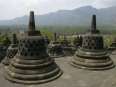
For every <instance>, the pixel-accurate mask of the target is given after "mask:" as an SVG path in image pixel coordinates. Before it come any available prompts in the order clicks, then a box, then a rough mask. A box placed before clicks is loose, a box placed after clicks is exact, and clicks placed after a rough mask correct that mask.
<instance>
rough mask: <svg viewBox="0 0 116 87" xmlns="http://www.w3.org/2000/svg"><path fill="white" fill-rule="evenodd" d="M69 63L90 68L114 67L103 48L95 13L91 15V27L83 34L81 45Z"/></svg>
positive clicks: (103, 68)
mask: <svg viewBox="0 0 116 87" xmlns="http://www.w3.org/2000/svg"><path fill="white" fill-rule="evenodd" d="M71 64H72V65H73V66H75V67H78V68H83V69H90V70H105V69H110V68H113V67H114V64H113V62H112V60H111V59H110V57H109V55H108V53H107V50H106V49H105V48H104V42H103V37H102V35H100V32H99V30H97V29H96V15H93V17H92V26H91V29H90V31H89V32H88V33H87V34H85V35H83V41H82V46H81V47H80V48H79V49H78V50H77V51H76V53H75V55H74V57H73V59H72V61H71Z"/></svg>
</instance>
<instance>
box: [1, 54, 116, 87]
mask: <svg viewBox="0 0 116 87" xmlns="http://www.w3.org/2000/svg"><path fill="white" fill-rule="evenodd" d="M111 58H112V60H113V61H114V64H116V56H115V55H112V56H111ZM55 60H56V63H57V64H58V65H59V66H60V68H61V69H62V70H63V72H64V73H63V75H62V76H61V77H60V78H58V79H56V80H54V81H51V82H48V83H44V84H36V85H23V84H16V83H12V82H9V81H8V80H6V79H5V78H4V76H3V75H4V73H3V71H4V69H3V65H0V87H116V67H115V68H113V69H110V70H104V71H89V70H83V69H78V68H75V67H73V66H71V65H70V63H69V61H70V60H71V57H61V58H56V59H55Z"/></svg>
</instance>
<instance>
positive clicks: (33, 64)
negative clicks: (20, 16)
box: [5, 11, 62, 84]
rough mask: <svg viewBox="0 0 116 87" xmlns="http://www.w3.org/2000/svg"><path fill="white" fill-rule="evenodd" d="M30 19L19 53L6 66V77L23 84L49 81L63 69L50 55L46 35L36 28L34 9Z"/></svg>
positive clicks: (21, 38)
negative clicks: (47, 50) (47, 49)
mask: <svg viewBox="0 0 116 87" xmlns="http://www.w3.org/2000/svg"><path fill="white" fill-rule="evenodd" d="M29 20H30V21H29V30H28V31H27V32H26V35H24V36H22V37H20V39H19V46H18V53H17V54H16V56H15V57H14V58H13V59H12V60H11V62H10V65H9V66H8V67H6V68H5V78H6V79H8V80H10V81H12V82H16V83H22V84H37V83H38V84H39V83H45V82H49V81H51V80H54V79H56V78H58V77H59V76H61V74H62V71H61V70H60V68H59V67H58V66H57V64H56V63H55V62H54V59H52V58H50V57H49V56H48V54H47V52H46V43H45V40H44V37H43V36H42V35H41V33H40V32H39V31H36V30H35V21H34V12H33V11H31V12H30V19H29Z"/></svg>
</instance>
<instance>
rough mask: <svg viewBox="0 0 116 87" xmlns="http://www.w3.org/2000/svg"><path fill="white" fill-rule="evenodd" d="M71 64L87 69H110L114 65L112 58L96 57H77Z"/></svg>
mask: <svg viewBox="0 0 116 87" xmlns="http://www.w3.org/2000/svg"><path fill="white" fill-rule="evenodd" d="M71 65H73V66H74V67H77V68H80V69H87V70H108V69H111V68H113V67H114V64H113V62H112V60H109V59H108V61H107V60H106V61H105V60H94V59H83V61H79V60H77V59H72V61H71Z"/></svg>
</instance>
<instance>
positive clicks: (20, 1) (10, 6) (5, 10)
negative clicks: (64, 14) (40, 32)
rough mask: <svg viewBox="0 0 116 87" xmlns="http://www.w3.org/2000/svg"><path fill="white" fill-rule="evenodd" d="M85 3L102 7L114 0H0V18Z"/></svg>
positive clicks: (52, 10) (115, 3)
mask: <svg viewBox="0 0 116 87" xmlns="http://www.w3.org/2000/svg"><path fill="white" fill-rule="evenodd" d="M85 5H92V6H94V7H97V8H102V7H108V6H114V5H116V0H0V20H2V19H12V18H15V17H20V16H23V15H26V14H28V13H29V11H30V10H34V11H35V13H36V14H45V13H48V12H54V11H57V10H60V9H74V8H77V7H81V6H85Z"/></svg>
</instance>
